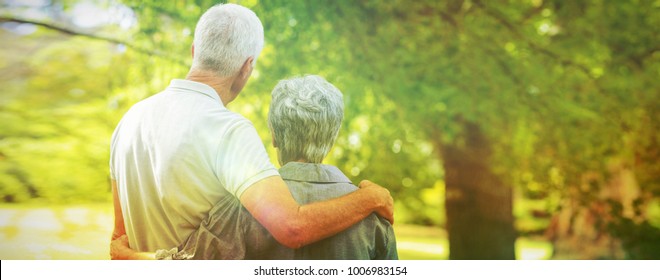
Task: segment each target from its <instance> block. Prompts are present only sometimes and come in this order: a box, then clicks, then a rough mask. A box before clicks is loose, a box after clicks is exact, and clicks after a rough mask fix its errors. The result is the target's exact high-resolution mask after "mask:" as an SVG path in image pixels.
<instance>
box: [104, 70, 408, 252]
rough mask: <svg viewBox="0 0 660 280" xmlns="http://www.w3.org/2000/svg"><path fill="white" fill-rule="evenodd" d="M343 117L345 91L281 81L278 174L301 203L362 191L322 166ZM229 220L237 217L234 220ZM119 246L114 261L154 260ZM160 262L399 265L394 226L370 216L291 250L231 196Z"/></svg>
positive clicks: (316, 81)
mask: <svg viewBox="0 0 660 280" xmlns="http://www.w3.org/2000/svg"><path fill="white" fill-rule="evenodd" d="M343 116H344V105H343V100H342V94H341V92H340V91H339V90H338V89H337V88H336V87H334V86H333V85H332V84H330V83H328V82H327V81H326V80H324V79H323V78H321V77H319V76H315V75H310V76H304V77H299V78H292V79H287V80H282V81H280V82H279V83H278V84H277V86H276V87H275V89H273V92H272V102H271V105H270V111H269V113H268V124H269V126H270V129H271V132H272V135H273V145H274V146H275V148H277V154H278V161H279V163H280V165H282V167H281V168H280V170H279V172H280V175H281V176H282V178H283V179H284V181H285V182H286V183H287V185H288V187H289V190H290V191H291V194H292V195H293V197H294V199H295V200H296V201H297V202H298V203H299V204H301V205H303V204H308V203H312V202H316V201H323V200H328V199H332V198H335V197H339V196H342V195H345V194H348V193H350V192H353V191H355V190H357V189H358V188H357V187H356V186H355V185H353V184H352V183H351V181H350V180H349V179H348V178H347V177H346V176H345V175H344V174H343V173H342V172H341V171H340V170H339V169H338V168H337V167H334V166H331V165H325V164H322V163H321V162H322V161H323V159H324V158H325V157H326V155H327V154H328V152H329V151H330V148H331V147H332V145H333V144H334V142H335V140H336V139H337V134H338V133H339V127H340V126H341V122H342V119H343ZM227 217H232V219H228V218H227ZM122 241H123V240H120V241H118V242H115V243H114V244H113V248H112V252H111V253H112V254H113V257H114V258H141V257H145V256H146V257H151V256H153V255H145V254H140V253H136V252H134V251H132V250H130V249H128V246H127V244H126V243H120V242H122ZM156 258H159V259H164V258H168V259H169V258H172V259H349V260H350V259H397V258H398V255H397V251H396V240H395V237H394V231H393V230H392V225H390V223H389V222H388V221H387V220H386V219H383V218H381V217H379V216H377V215H376V214H371V215H370V216H368V217H367V218H365V219H364V220H362V221H361V222H359V223H357V224H355V225H353V226H352V227H350V228H348V229H347V230H345V231H343V232H341V233H339V234H337V235H335V236H332V237H329V238H326V239H324V240H321V241H319V242H316V243H313V244H310V245H307V246H304V247H301V248H299V249H296V250H293V249H289V248H287V247H285V246H283V245H281V244H279V243H277V241H275V239H274V238H273V237H272V236H271V235H270V234H269V233H268V231H267V230H266V229H265V228H264V227H263V226H261V225H260V224H259V223H258V222H257V221H256V220H255V219H254V218H253V217H252V216H251V215H250V214H249V212H247V210H246V209H245V208H243V207H242V206H241V204H240V202H239V201H238V200H237V199H235V198H233V197H231V196H227V199H225V200H223V201H220V202H219V203H218V204H216V205H215V207H214V208H213V209H212V210H211V211H210V213H209V216H208V217H207V219H206V220H205V221H204V222H203V223H202V225H201V226H200V228H199V229H197V230H196V231H195V232H194V233H193V234H192V235H190V236H189V238H188V239H187V240H186V241H185V242H184V244H182V245H181V246H179V247H178V248H173V249H171V250H169V251H165V250H159V252H157V253H156Z"/></svg>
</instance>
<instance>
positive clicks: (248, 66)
mask: <svg viewBox="0 0 660 280" xmlns="http://www.w3.org/2000/svg"><path fill="white" fill-rule="evenodd" d="M253 61H254V58H253V57H251V56H250V57H248V58H247V59H246V60H245V62H244V63H243V66H241V71H240V72H239V75H240V77H242V78H247V77H250V74H252V62H253Z"/></svg>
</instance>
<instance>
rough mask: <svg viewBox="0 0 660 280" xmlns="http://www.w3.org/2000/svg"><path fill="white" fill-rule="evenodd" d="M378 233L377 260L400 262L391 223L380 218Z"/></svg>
mask: <svg viewBox="0 0 660 280" xmlns="http://www.w3.org/2000/svg"><path fill="white" fill-rule="evenodd" d="M376 227H377V232H376V235H377V236H376V242H377V244H376V258H375V259H377V260H398V259H399V254H398V252H397V249H396V236H395V235H394V229H393V228H392V225H391V224H390V222H388V221H387V220H385V219H384V218H382V217H378V222H377V226H376Z"/></svg>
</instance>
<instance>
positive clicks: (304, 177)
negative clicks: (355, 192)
mask: <svg viewBox="0 0 660 280" xmlns="http://www.w3.org/2000/svg"><path fill="white" fill-rule="evenodd" d="M279 171H280V175H281V176H282V179H284V180H289V181H299V182H310V183H351V180H349V179H348V178H347V177H346V175H344V173H342V172H341V171H340V170H339V168H337V167H335V166H332V165H326V164H319V163H304V162H289V163H287V164H285V165H284V166H282V168H280V170H279Z"/></svg>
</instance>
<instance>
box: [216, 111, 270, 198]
mask: <svg viewBox="0 0 660 280" xmlns="http://www.w3.org/2000/svg"><path fill="white" fill-rule="evenodd" d="M219 145H220V147H219V148H218V154H217V158H216V166H215V172H216V175H217V176H218V179H219V180H220V183H221V184H222V185H223V186H224V187H225V189H226V190H227V191H228V192H229V193H231V194H233V195H234V196H235V197H237V198H240V197H241V195H242V194H243V192H244V191H245V190H246V189H247V188H249V187H250V186H251V185H253V184H254V183H256V182H258V181H261V180H263V179H265V178H268V177H271V176H279V173H278V172H277V169H275V167H274V166H273V164H272V163H271V162H270V158H269V157H268V154H267V153H266V149H265V148H264V145H263V143H262V142H261V139H260V138H259V135H258V134H257V131H256V130H255V129H254V126H253V125H252V123H250V122H249V121H247V120H245V121H242V122H239V123H237V124H236V125H234V126H232V128H230V129H229V130H228V131H227V133H226V134H225V135H224V136H223V139H222V140H221V141H220V144H219Z"/></svg>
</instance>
